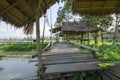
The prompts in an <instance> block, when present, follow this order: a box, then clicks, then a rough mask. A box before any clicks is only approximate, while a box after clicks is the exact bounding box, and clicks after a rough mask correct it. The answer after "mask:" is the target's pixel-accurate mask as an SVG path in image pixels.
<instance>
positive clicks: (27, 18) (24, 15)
mask: <svg viewBox="0 0 120 80" xmlns="http://www.w3.org/2000/svg"><path fill="white" fill-rule="evenodd" d="M5 1H6V0H5ZM6 3H7V4H8V5H10V6H12V5H11V4H10V3H9V2H8V1H6ZM13 8H15V9H16V10H17V11H18V12H20V13H21V14H22V15H23V17H24V18H25V19H26V20H30V18H29V17H28V16H27V15H26V14H25V13H24V12H23V11H21V10H20V9H19V8H17V7H16V6H14V7H13Z"/></svg>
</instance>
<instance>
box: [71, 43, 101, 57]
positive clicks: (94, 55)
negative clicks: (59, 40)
mask: <svg viewBox="0 0 120 80" xmlns="http://www.w3.org/2000/svg"><path fill="white" fill-rule="evenodd" d="M71 43H72V44H75V45H78V46H79V47H82V48H86V49H88V50H90V51H91V54H92V55H93V58H96V52H99V51H100V49H98V48H92V47H90V46H86V45H83V44H78V43H75V42H71Z"/></svg>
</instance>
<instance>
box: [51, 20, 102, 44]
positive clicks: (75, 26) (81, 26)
mask: <svg viewBox="0 0 120 80" xmlns="http://www.w3.org/2000/svg"><path fill="white" fill-rule="evenodd" d="M99 30H100V29H97V28H93V27H91V26H89V25H87V24H86V23H85V22H83V21H73V22H63V23H62V26H60V27H56V28H53V30H52V33H56V32H58V31H61V32H62V33H63V34H66V35H68V36H69V35H81V38H80V41H81V43H82V41H88V44H89V33H98V32H99ZM50 31H51V30H50ZM84 34H88V38H83V35H84ZM68 39H69V38H68Z"/></svg>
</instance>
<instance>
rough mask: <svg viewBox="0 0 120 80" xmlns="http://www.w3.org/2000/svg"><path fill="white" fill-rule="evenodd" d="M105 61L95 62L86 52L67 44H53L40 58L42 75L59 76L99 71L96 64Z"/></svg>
mask: <svg viewBox="0 0 120 80" xmlns="http://www.w3.org/2000/svg"><path fill="white" fill-rule="evenodd" d="M103 61H105V60H97V59H95V58H93V55H92V54H90V53H87V52H81V51H80V50H79V49H78V48H75V47H73V46H71V45H70V44H68V43H55V44H54V46H53V47H52V49H51V50H50V51H49V52H46V53H44V55H43V56H42V63H43V67H44V70H43V74H57V73H58V74H59V73H69V72H80V71H88V70H89V71H91V70H100V69H101V67H99V66H98V65H97V64H98V63H100V62H103Z"/></svg>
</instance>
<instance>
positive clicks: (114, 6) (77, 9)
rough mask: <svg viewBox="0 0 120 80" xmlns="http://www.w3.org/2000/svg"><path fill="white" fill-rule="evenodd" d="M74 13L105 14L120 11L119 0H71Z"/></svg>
mask: <svg viewBox="0 0 120 80" xmlns="http://www.w3.org/2000/svg"><path fill="white" fill-rule="evenodd" d="M72 10H73V13H74V14H82V15H85V14H87V15H105V14H113V13H116V14H118V13H120V0H73V6H72Z"/></svg>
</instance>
